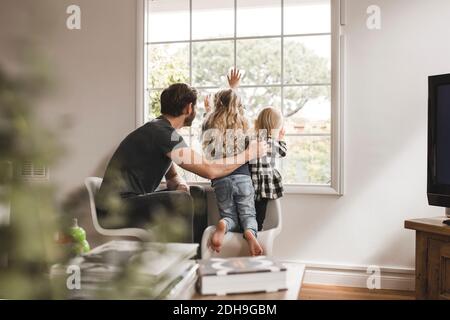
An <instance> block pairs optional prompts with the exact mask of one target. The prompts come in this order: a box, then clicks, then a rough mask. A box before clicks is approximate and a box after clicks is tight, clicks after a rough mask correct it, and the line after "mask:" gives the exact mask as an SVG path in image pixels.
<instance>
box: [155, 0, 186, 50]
mask: <svg viewBox="0 0 450 320" xmlns="http://www.w3.org/2000/svg"><path fill="white" fill-rule="evenodd" d="M147 3H148V5H149V18H148V35H149V41H151V42H159V41H177V40H189V37H190V35H189V33H190V32H189V29H190V28H189V24H190V23H189V21H190V18H189V0H152V1H148V2H147Z"/></svg>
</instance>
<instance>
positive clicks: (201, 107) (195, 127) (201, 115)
mask: <svg viewBox="0 0 450 320" xmlns="http://www.w3.org/2000/svg"><path fill="white" fill-rule="evenodd" d="M217 91H219V88H215V89H207V90H200V92H199V94H198V99H197V109H196V111H197V114H196V116H195V120H194V122H193V123H192V133H193V134H194V136H195V138H198V137H200V129H201V127H202V124H203V121H204V120H205V112H206V110H205V98H206V97H207V96H209V95H211V96H212V95H214V93H216V92H217ZM210 105H211V108H213V97H211V98H210Z"/></svg>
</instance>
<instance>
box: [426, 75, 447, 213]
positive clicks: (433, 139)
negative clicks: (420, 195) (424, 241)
mask: <svg viewBox="0 0 450 320" xmlns="http://www.w3.org/2000/svg"><path fill="white" fill-rule="evenodd" d="M428 87H429V89H428V90H429V93H428V97H429V98H428V187H427V193H428V202H429V204H430V205H432V206H439V207H445V208H446V214H447V216H448V217H450V209H449V208H450V74H444V75H437V76H431V77H429V79H428Z"/></svg>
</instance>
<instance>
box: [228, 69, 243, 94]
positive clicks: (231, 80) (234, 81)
mask: <svg viewBox="0 0 450 320" xmlns="http://www.w3.org/2000/svg"><path fill="white" fill-rule="evenodd" d="M227 79H228V84H229V85H230V88H231V89H236V88H237V87H239V83H240V81H241V72H240V71H239V69H236V68H233V69H231V72H230V74H228V75H227Z"/></svg>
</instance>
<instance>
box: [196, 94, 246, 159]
mask: <svg viewBox="0 0 450 320" xmlns="http://www.w3.org/2000/svg"><path fill="white" fill-rule="evenodd" d="M208 129H216V130H219V131H220V133H221V134H222V139H223V140H222V141H223V144H224V147H225V144H226V143H227V142H226V139H227V138H228V139H229V137H227V136H226V134H227V130H228V131H230V130H233V131H234V140H235V142H234V143H231V146H233V145H234V147H233V148H234V150H233V153H234V154H237V153H240V152H242V151H243V150H239V149H242V148H241V147H239V146H237V145H236V141H240V140H242V138H243V137H244V136H245V135H246V134H247V131H248V129H249V123H248V121H247V118H246V117H245V115H244V108H243V106H242V103H241V98H240V97H239V96H238V95H237V93H236V91H235V90H233V89H224V90H220V91H219V92H217V93H216V94H215V95H214V109H213V111H212V112H211V113H210V114H209V116H208V118H207V119H206V120H205V122H204V124H203V131H205V130H208ZM205 138H206V139H205ZM215 138H218V137H215ZM211 140H215V139H214V137H204V138H203V149H205V148H206V147H207V145H208V144H210V143H211V142H213V141H211ZM228 143H230V141H228ZM227 146H228V148H229V146H230V145H227ZM228 148H226V149H228ZM244 149H245V148H244ZM230 151H232V150H226V152H225V154H224V155H223V156H224V157H225V156H230Z"/></svg>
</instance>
